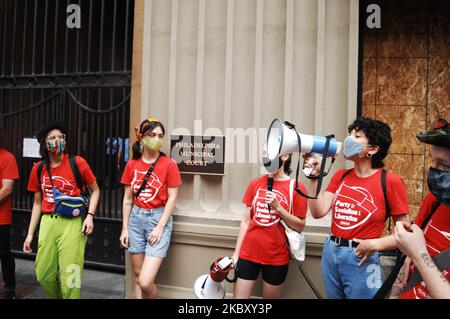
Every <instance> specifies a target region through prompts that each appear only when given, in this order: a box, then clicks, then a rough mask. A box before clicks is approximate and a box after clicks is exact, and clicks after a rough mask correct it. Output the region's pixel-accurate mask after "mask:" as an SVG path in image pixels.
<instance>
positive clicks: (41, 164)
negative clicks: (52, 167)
mask: <svg viewBox="0 0 450 319" xmlns="http://www.w3.org/2000/svg"><path fill="white" fill-rule="evenodd" d="M44 165H45V160H42V161H41V162H40V163H39V166H38V168H37V179H38V183H39V189H41V186H42V181H41V175H42V170H43V169H44Z"/></svg>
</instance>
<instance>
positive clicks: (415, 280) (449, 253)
mask: <svg viewBox="0 0 450 319" xmlns="http://www.w3.org/2000/svg"><path fill="white" fill-rule="evenodd" d="M431 259H433V261H434V263H435V264H436V267H437V268H438V269H439V271H441V272H442V271H444V270H446V269H447V268H448V267H450V248H447V249H446V250H444V251H442V252H441V253H439V254H438V255H436V256H434V257H432V258H431ZM422 281H423V279H422V275H421V274H420V272H419V271H418V270H416V271H415V272H414V273H413V274H412V275H411V278H410V279H409V281H408V284H407V285H406V287H405V289H404V291H408V290H410V289H412V288H413V287H414V286H415V285H417V284H419V283H421V282H422Z"/></svg>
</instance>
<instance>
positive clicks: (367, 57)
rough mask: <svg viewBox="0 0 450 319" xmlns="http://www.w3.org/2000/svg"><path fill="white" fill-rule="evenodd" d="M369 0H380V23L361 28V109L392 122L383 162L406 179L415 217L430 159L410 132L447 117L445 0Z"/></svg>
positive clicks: (449, 19) (449, 72)
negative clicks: (391, 139)
mask: <svg viewBox="0 0 450 319" xmlns="http://www.w3.org/2000/svg"><path fill="white" fill-rule="evenodd" d="M368 3H377V4H379V5H380V8H381V28H380V29H368V28H367V27H366V28H365V29H364V31H363V38H362V39H363V41H364V48H363V87H362V114H363V115H364V116H369V117H373V118H376V119H379V120H382V121H385V122H387V123H389V125H390V126H391V128H392V137H393V144H392V146H391V149H390V154H389V155H388V157H387V159H386V167H387V169H390V170H393V171H394V172H396V173H398V174H399V175H401V176H402V177H403V179H404V181H405V182H406V185H407V189H408V195H409V203H410V210H411V213H412V215H413V217H414V216H415V215H416V214H417V212H418V210H419V207H420V203H421V202H422V199H423V197H424V196H425V195H426V193H427V191H428V190H427V187H426V174H427V169H428V167H429V163H430V160H429V147H427V146H426V145H424V144H422V143H420V142H418V140H417V139H416V138H415V134H416V133H417V132H419V131H423V130H425V129H428V128H429V127H430V126H431V125H432V124H433V123H434V121H435V119H437V117H438V115H443V116H444V117H445V118H447V119H449V118H450V1H449V0H433V1H424V0H396V1H370V2H368ZM362 21H364V20H362Z"/></svg>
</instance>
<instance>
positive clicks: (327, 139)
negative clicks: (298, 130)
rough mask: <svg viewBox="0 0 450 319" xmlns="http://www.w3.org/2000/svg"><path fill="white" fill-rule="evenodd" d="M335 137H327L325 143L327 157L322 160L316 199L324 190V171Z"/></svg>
mask: <svg viewBox="0 0 450 319" xmlns="http://www.w3.org/2000/svg"><path fill="white" fill-rule="evenodd" d="M333 137H334V135H327V136H326V141H325V153H324V154H325V155H324V158H323V160H322V165H321V166H320V174H319V182H318V184H317V190H316V197H317V196H319V193H320V189H321V188H322V180H323V176H324V175H323V170H324V169H325V163H326V161H327V154H328V149H329V148H330V141H331V139H332V138H333Z"/></svg>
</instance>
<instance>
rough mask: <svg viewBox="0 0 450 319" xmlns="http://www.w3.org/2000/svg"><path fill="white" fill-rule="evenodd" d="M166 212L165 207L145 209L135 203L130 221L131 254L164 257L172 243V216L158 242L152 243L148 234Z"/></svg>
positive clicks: (129, 248) (129, 249)
mask: <svg viewBox="0 0 450 319" xmlns="http://www.w3.org/2000/svg"><path fill="white" fill-rule="evenodd" d="M163 212H164V207H160V208H155V209H144V208H140V207H139V206H136V205H134V206H133V209H132V210H131V215H130V220H129V221H128V236H129V238H128V240H129V247H128V251H129V252H130V253H131V254H144V253H145V256H149V257H159V258H164V257H166V255H167V250H168V249H169V245H170V238H171V236H172V224H173V222H172V216H170V218H169V220H168V221H167V224H166V226H165V227H164V231H163V234H162V236H161V239H160V241H159V242H158V243H156V244H153V245H151V244H150V243H149V242H148V236H149V235H150V233H151V232H152V231H153V229H154V228H155V227H156V226H157V225H158V223H159V221H160V220H161V217H162V215H163Z"/></svg>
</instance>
